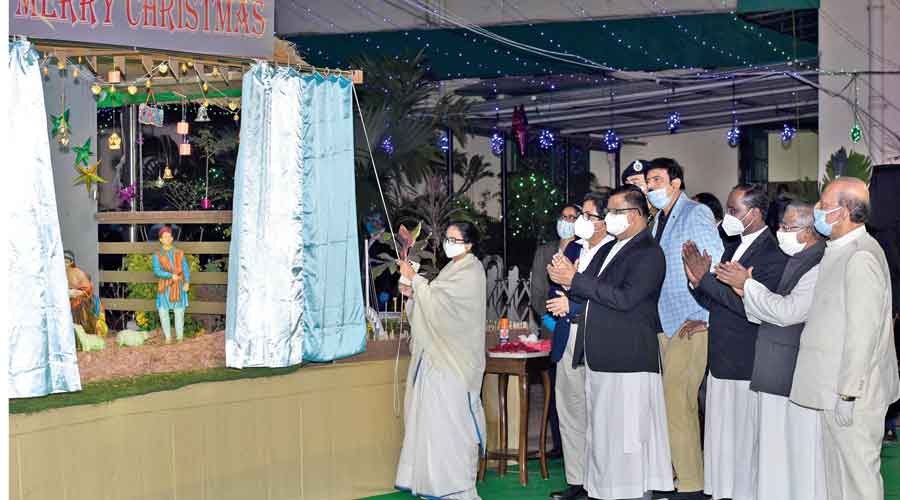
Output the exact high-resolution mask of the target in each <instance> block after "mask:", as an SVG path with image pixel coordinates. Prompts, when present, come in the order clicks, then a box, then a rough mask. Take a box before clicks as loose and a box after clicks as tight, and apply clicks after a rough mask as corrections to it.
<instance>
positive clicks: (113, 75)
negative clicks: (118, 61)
mask: <svg viewBox="0 0 900 500" xmlns="http://www.w3.org/2000/svg"><path fill="white" fill-rule="evenodd" d="M106 81H107V82H109V83H122V72H121V71H119V70H118V69H116V68H113V69H112V70H111V71H110V72H109V73H107V74H106Z"/></svg>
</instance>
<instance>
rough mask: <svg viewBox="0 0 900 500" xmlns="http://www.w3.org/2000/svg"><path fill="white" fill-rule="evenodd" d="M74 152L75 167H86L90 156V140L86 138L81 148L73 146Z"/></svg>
mask: <svg viewBox="0 0 900 500" xmlns="http://www.w3.org/2000/svg"><path fill="white" fill-rule="evenodd" d="M72 150H73V151H75V166H76V167H78V166H79V165H81V164H84V166H87V165H88V160H90V158H91V155H92V154H93V153H92V152H91V138H90V137H88V139H87V140H86V141H84V145H83V146H75V147H74V148H72Z"/></svg>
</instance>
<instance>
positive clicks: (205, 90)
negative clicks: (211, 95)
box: [200, 82, 209, 92]
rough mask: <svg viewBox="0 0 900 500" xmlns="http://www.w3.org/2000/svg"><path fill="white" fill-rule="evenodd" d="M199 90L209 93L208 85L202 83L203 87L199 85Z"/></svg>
mask: <svg viewBox="0 0 900 500" xmlns="http://www.w3.org/2000/svg"><path fill="white" fill-rule="evenodd" d="M200 88H201V89H203V92H209V84H208V83H206V82H203V85H200Z"/></svg>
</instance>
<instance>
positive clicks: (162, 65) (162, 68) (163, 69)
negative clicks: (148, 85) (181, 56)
mask: <svg viewBox="0 0 900 500" xmlns="http://www.w3.org/2000/svg"><path fill="white" fill-rule="evenodd" d="M159 72H160V73H162V74H164V75H165V74H166V73H168V72H169V65H168V64H166V63H165V61H163V62H161V63H159Z"/></svg>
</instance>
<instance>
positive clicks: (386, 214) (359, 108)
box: [351, 85, 400, 259]
mask: <svg viewBox="0 0 900 500" xmlns="http://www.w3.org/2000/svg"><path fill="white" fill-rule="evenodd" d="M351 88H352V89H353V100H354V101H356V110H357V111H358V112H359V123H361V124H362V130H363V135H364V136H365V138H366V147H367V148H368V151H369V160H370V161H371V162H372V171H373V172H374V173H375V183H376V184H377V185H378V195H379V196H380V197H381V206H382V207H383V208H384V218H385V219H387V224H388V230H389V231H390V232H391V242H392V243H393V244H394V253H396V254H397V258H398V259H399V258H400V247H398V246H397V235H396V234H395V233H394V226H393V224H392V223H391V216H390V213H389V212H388V207H387V202H386V201H385V199H384V190H382V189H381V178H380V177H379V175H378V167H376V166H375V155H373V154H372V143H371V142H370V141H369V132H368V131H367V130H366V120H365V119H364V118H363V114H362V106H360V105H359V96H358V95H357V94H356V85H353V86H351Z"/></svg>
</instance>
